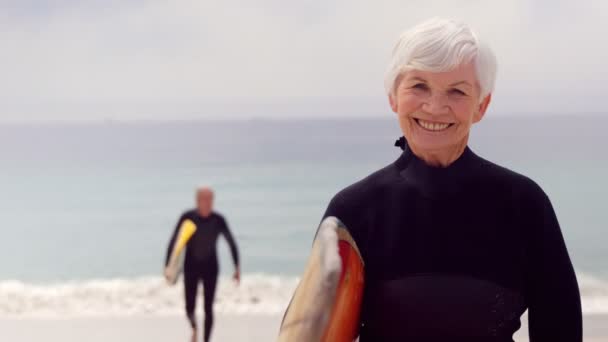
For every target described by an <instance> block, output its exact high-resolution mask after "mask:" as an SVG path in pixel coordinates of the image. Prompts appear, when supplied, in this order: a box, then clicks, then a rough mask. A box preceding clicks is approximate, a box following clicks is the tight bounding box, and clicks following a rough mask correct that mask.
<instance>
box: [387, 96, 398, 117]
mask: <svg viewBox="0 0 608 342" xmlns="http://www.w3.org/2000/svg"><path fill="white" fill-rule="evenodd" d="M388 103H389V104H390V105H391V109H392V110H393V112H395V113H397V108H398V107H397V99H396V98H395V95H394V94H393V93H390V94H388Z"/></svg>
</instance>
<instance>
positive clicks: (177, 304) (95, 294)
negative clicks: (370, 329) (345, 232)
mask: <svg viewBox="0 0 608 342" xmlns="http://www.w3.org/2000/svg"><path fill="white" fill-rule="evenodd" d="M578 279H579V286H580V289H581V295H582V303H583V312H584V313H586V314H595V313H604V314H605V313H608V282H607V281H604V280H600V279H598V278H595V277H591V276H588V275H584V274H579V275H578ZM297 284H298V278H296V277H286V276H278V275H266V274H248V275H244V276H243V279H242V281H241V285H240V286H239V287H237V286H235V285H234V284H233V283H232V281H231V280H230V279H229V278H225V277H222V278H220V280H219V283H218V289H217V293H216V302H215V310H216V312H217V313H223V314H260V315H265V314H282V313H283V312H284V311H285V308H286V307H287V305H288V303H289V300H290V299H291V295H292V294H293V291H294V290H295V288H296V286H297ZM201 303H202V296H200V297H199V300H198V303H197V305H198V307H199V310H200V304H201ZM183 306H184V300H183V285H182V283H181V281H180V282H179V283H178V285H176V286H173V287H170V286H168V285H167V284H166V283H165V281H164V280H163V279H162V278H160V277H141V278H135V279H111V280H87V281H74V282H65V283H57V284H49V285H34V284H27V283H23V282H20V281H2V282H0V317H79V316H117V315H181V314H183V310H184V309H183Z"/></svg>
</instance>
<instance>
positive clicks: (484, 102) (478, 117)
mask: <svg viewBox="0 0 608 342" xmlns="http://www.w3.org/2000/svg"><path fill="white" fill-rule="evenodd" d="M491 101H492V93H490V94H488V95H487V96H486V97H485V98H484V99H483V100H482V101H481V103H480V104H479V108H478V110H477V113H475V116H474V117H473V123H478V122H479V121H481V119H483V117H484V115H485V114H486V110H488V106H489V105H490V102H491Z"/></svg>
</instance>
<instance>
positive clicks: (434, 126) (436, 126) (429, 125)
mask: <svg viewBox="0 0 608 342" xmlns="http://www.w3.org/2000/svg"><path fill="white" fill-rule="evenodd" d="M416 122H417V123H418V124H419V125H420V126H422V128H424V129H426V130H429V131H433V132H438V131H443V130H445V129H447V128H448V127H450V126H451V125H452V124H449V123H434V122H429V121H424V120H420V119H416Z"/></svg>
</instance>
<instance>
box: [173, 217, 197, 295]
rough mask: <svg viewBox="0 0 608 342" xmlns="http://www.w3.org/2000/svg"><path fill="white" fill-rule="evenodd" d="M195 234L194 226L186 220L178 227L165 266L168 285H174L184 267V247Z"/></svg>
mask: <svg viewBox="0 0 608 342" xmlns="http://www.w3.org/2000/svg"><path fill="white" fill-rule="evenodd" d="M194 232H196V225H195V224H194V222H192V221H191V220H189V219H186V220H184V221H183V222H182V224H181V225H180V226H179V231H178V232H177V237H176V238H175V242H173V249H172V252H171V257H170V258H169V263H168V264H167V282H168V283H169V284H170V285H175V283H177V279H178V278H179V275H180V273H181V271H182V269H183V267H184V256H185V255H186V253H185V249H186V248H185V247H186V244H187V243H188V241H189V240H190V238H191V237H192V235H194Z"/></svg>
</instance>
